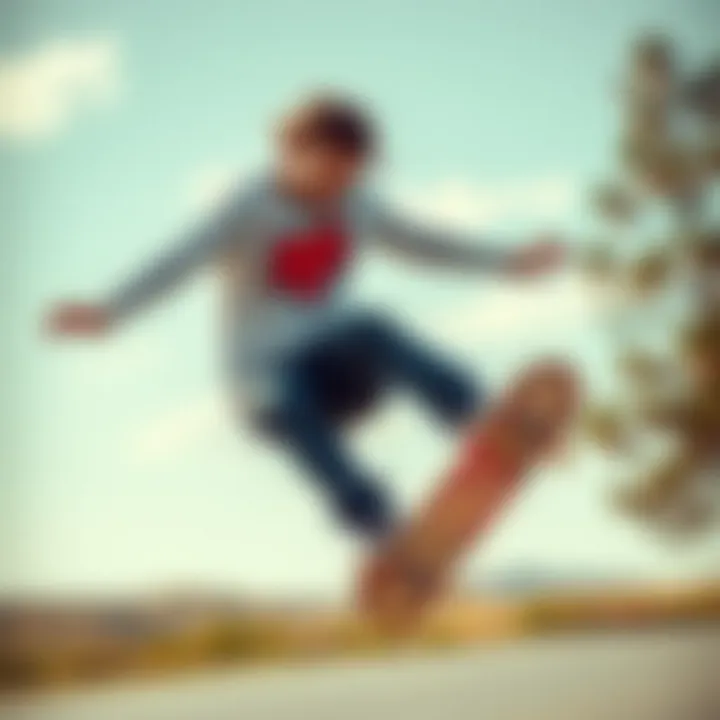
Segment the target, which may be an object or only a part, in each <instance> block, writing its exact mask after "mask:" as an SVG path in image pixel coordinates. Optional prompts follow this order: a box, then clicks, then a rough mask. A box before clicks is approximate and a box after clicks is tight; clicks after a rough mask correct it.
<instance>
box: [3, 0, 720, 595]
mask: <svg viewBox="0 0 720 720" xmlns="http://www.w3.org/2000/svg"><path fill="white" fill-rule="evenodd" d="M0 17H1V18H2V20H9V22H2V21H0V100H2V99H3V98H5V101H6V104H5V109H4V110H3V109H2V102H0V145H1V147H0V153H2V154H1V155H0V162H1V165H0V168H1V169H0V175H1V177H0V179H2V177H6V178H9V179H10V180H11V181H12V182H11V183H9V184H5V183H4V184H5V186H6V187H11V189H12V192H11V193H9V194H5V200H4V201H1V202H2V203H3V204H2V205H0V210H1V211H2V213H0V215H1V216H2V221H1V222H2V224H0V231H2V239H1V241H2V251H3V256H4V257H6V258H10V259H11V262H10V263H8V262H5V263H3V265H4V267H5V271H4V272H5V273H7V274H8V277H5V276H4V277H3V280H4V284H3V287H4V292H5V296H4V297H8V298H10V300H11V302H6V303H5V307H6V309H5V311H4V316H3V322H4V323H5V325H6V328H5V330H6V332H5V333H4V334H5V336H6V337H9V338H10V339H11V341H12V342H11V344H10V346H11V347H12V354H11V356H9V357H8V363H9V364H10V367H11V368H12V373H9V374H8V375H7V377H8V378H9V380H8V381H6V385H5V386H4V387H3V395H4V397H6V398H7V402H4V403H3V404H4V406H5V408H6V409H8V410H10V411H11V414H10V413H7V414H6V415H5V417H4V418H3V421H4V424H3V426H2V429H3V433H4V446H7V452H6V453H5V456H6V458H8V461H7V463H6V464H4V465H3V473H2V477H1V478H0V483H2V490H3V495H2V497H3V498H5V500H6V501H5V502H4V507H3V510H2V512H3V514H4V515H7V518H6V523H5V525H4V527H5V531H4V532H5V533H6V537H5V538H4V540H5V542H4V547H5V548H6V549H8V548H9V549H10V552H9V553H5V557H4V558H2V560H3V563H2V564H3V571H2V573H0V591H2V590H7V591H9V590H18V589H21V590H31V591H48V590H55V591H56V590H62V591H85V592H87V591H93V592H96V591H113V592H115V591H118V590H123V591H125V590H129V591H132V590H136V589H139V590H148V589H158V588H163V587H166V586H168V585H170V586H176V585H183V586H184V585H193V586H194V585H197V584H204V585H209V586H217V587H223V588H227V587H229V588H236V589H249V590H253V591H259V592H272V593H276V592H277V593H280V594H285V593H288V592H312V593H316V592H317V593H327V594H333V595H335V594H342V593H343V592H344V589H345V588H346V587H347V585H348V583H349V580H350V578H351V576H352V567H353V566H352V560H353V558H354V556H355V548H354V547H353V544H352V542H350V541H349V540H348V539H346V538H344V537H342V536H341V535H340V533H338V531H337V530H336V529H335V528H334V527H333V526H332V524H330V522H329V521H328V519H327V518H326V517H325V515H324V514H323V512H322V509H321V507H320V506H319V505H318V504H317V502H316V501H315V499H314V498H313V497H312V496H311V495H310V494H309V493H308V492H307V491H306V488H305V486H304V485H303V481H302V480H301V479H298V478H297V477H296V476H295V474H294V473H293V471H292V469H290V468H289V467H286V466H285V465H284V463H283V460H282V458H279V457H278V456H277V455H276V454H274V453H273V452H271V450H270V449H269V448H268V447H266V446H261V445H258V444H257V442H256V441H255V440H254V439H253V438H252V437H251V436H249V435H248V434H247V433H246V432H245V431H244V430H243V428H242V427H237V426H236V424H235V423H234V421H233V420H232V418H230V417H229V415H227V414H224V413H223V411H222V393H221V392H220V391H221V386H220V378H219V373H218V372H217V366H218V362H217V360H218V357H217V354H218V353H217V350H218V348H217V343H216V336H215V330H216V327H215V326H216V317H215V312H214V311H215V303H214V295H213V292H212V282H209V281H206V280H201V281H199V282H197V283H194V284H192V286H190V287H188V288H187V289H186V290H185V291H184V292H183V293H182V294H181V295H179V296H178V297H177V298H174V299H173V301H172V302H168V303H163V304H162V305H161V306H158V307H157V309H156V310H153V311H152V312H151V313H149V314H148V315H147V316H146V317H144V318H142V319H140V320H139V321H138V322H136V323H134V324H133V325H132V327H130V328H128V329H127V331H126V332H123V333H122V334H121V335H120V336H118V337H117V338H116V339H112V340H111V341H109V342H108V343H107V344H106V345H105V346H103V347H92V346H91V347H88V346H83V345H80V346H76V347H74V348H71V347H58V346H57V345H52V344H48V343H47V342H46V341H45V340H44V339H43V338H42V337H41V336H40V334H39V332H38V323H39V321H40V318H41V316H42V314H43V312H44V311H45V309H46V308H47V306H48V303H49V302H51V301H53V300H56V299H58V298H64V297H68V296H70V297H74V296H79V297H81V298H84V297H94V296H97V295H98V294H100V293H102V292H104V291H105V290H106V289H107V288H108V287H109V286H110V285H112V283H114V282H117V281H118V279H119V277H120V276H121V274H122V271H124V270H128V269H131V268H132V267H133V266H134V265H135V264H137V262H139V261H141V260H142V259H143V258H144V257H145V256H146V255H147V254H148V253H149V252H151V251H152V250H153V249H154V248H156V247H157V246H158V243H160V242H162V240H163V238H165V237H166V236H168V235H172V232H173V231H174V230H175V229H177V228H178V227H180V226H182V224H183V223H184V222H187V221H188V219H189V218H190V217H192V216H193V215H195V214H196V213H198V212H200V211H202V210H203V208H206V207H207V206H208V203H209V202H210V201H211V200H212V198H213V197H214V196H215V195H216V194H217V192H218V190H219V189H220V188H221V187H222V186H223V184H224V181H225V179H226V178H227V177H228V176H229V175H231V174H232V173H233V172H239V173H241V174H245V173H248V172H251V171H252V169H253V168H255V167H258V166H261V165H262V164H263V162H264V160H265V158H266V156H267V154H268V138H269V130H270V126H271V123H272V121H273V118H274V117H275V116H276V114H277V112H278V111H279V110H281V109H282V108H283V106H285V105H286V104H287V103H288V101H292V100H293V99H294V98H295V97H296V96H297V95H298V94H301V93H302V92H303V91H304V90H307V89H308V88H313V87H316V86H318V85H324V84H330V85H333V86H339V87H341V88H347V89H348V90H350V91H352V92H354V93H356V94H359V95H362V96H365V97H367V98H368V99H369V100H370V101H371V102H372V104H373V106H374V107H375V108H376V111H377V112H378V114H379V115H380V116H381V118H382V119H383V122H384V124H385V127H386V132H387V135H388V138H389V143H388V153H387V158H386V162H385V164H384V167H383V169H382V172H381V177H380V178H379V179H378V182H380V183H381V184H382V185H384V186H385V187H386V188H387V190H388V192H389V193H390V194H392V195H394V196H397V198H398V200H399V201H402V202H405V203H406V204H409V205H412V206H413V207H415V208H417V209H418V210H419V211H423V212H425V213H429V214H432V215H436V216H438V217H439V218H442V219H445V220H447V221H448V222H452V223H456V224H459V225H466V226H476V227H478V228H482V229H483V232H484V233H485V234H491V235H492V234H497V235H501V236H503V237H505V236H506V237H508V238H512V237H522V236H523V234H525V233H527V231H528V230H530V229H533V228H536V229H544V228H548V227H551V228H561V229H564V230H567V231H568V232H571V233H574V234H576V235H577V236H578V237H585V236H587V235H588V234H590V233H592V232H594V231H595V229H594V228H593V226H592V223H591V222H590V221H589V220H588V218H587V217H586V216H585V209H584V207H583V201H584V193H585V189H586V188H587V187H588V185H589V184H590V183H591V182H593V181H594V180H595V179H597V178H598V177H601V176H603V174H605V173H607V172H609V170H610V169H611V168H612V166H613V156H612V148H613V145H614V135H615V129H616V125H617V119H616V110H617V108H616V107H615V106H614V103H613V92H614V83H615V82H616V79H617V78H618V76H619V72H620V68H621V64H622V60H623V57H624V55H623V54H624V52H625V51H626V48H627V43H628V41H629V40H630V39H631V38H632V37H633V35H634V34H635V33H636V32H637V31H638V30H641V29H643V28H646V27H659V28H662V29H669V30H672V32H673V34H674V36H675V37H676V38H677V39H678V42H679V44H680V45H681V46H682V47H683V48H684V51H685V55H686V56H687V59H688V61H689V62H690V63H693V62H695V61H696V60H697V59H701V58H702V57H703V56H706V55H707V53H709V52H710V51H712V50H717V45H718V43H717V27H719V26H720V10H719V9H718V6H717V4H715V3H713V0H629V1H623V2H620V1H619V0H613V1H611V2H608V1H607V0H582V1H580V0H554V1H553V2H551V3H539V2H535V1H533V0H474V1H472V2H470V1H469V0H468V1H461V0H446V1H443V2H434V1H433V2H409V1H401V0H384V1H382V2H381V1H380V0H368V1H365V2H362V3H354V4H353V3H337V2H331V1H330V0H303V1H302V2H300V1H299V0H298V1H296V2H294V1H293V0H268V1H266V2H262V3H238V2H234V1H231V0H209V1H205V2H200V1H199V0H183V1H180V2H179V1H177V0H143V1H141V0H126V2H123V3H110V2H106V1H101V0H85V1H81V0H52V1H44V2H43V1H39V0H32V1H28V2H23V3H17V2H12V0H10V1H8V0H0ZM3 83H4V85H3ZM3 93H5V94H4V95H3ZM8 98H10V99H13V100H14V105H13V107H14V110H13V113H10V112H9V110H8V108H9V107H10V103H9V102H8ZM8 199H9V200H10V202H9V203H8V202H7V201H8ZM18 210H19V211H20V212H18ZM10 267H12V273H11V274H10V272H9V270H8V268H10ZM359 270H361V272H359V273H358V275H359V277H358V282H357V287H356V289H355V291H356V292H357V293H358V296H359V297H361V298H363V300H364V301H368V302H370V301H372V302H376V303H384V304H387V305H389V306H390V307H392V309H393V312H396V313H398V314H400V315H401V316H402V317H404V318H406V320H407V322H408V323H410V324H411V325H412V326H413V327H415V328H416V329H417V330H418V332H420V333H423V334H425V335H427V336H428V337H429V338H434V339H435V341H436V342H439V343H443V344H445V345H446V346H447V347H448V349H450V350H454V351H455V352H456V353H458V355H459V356H461V357H462V358H463V359H464V360H465V361H466V362H467V363H468V364H469V365H471V366H472V367H473V368H474V369H475V370H476V372H477V373H478V374H479V376H480V377H483V378H485V379H486V382H487V383H488V384H489V386H493V385H494V384H496V383H499V382H501V381H502V380H503V379H504V378H505V377H506V376H507V374H508V372H509V371H510V370H512V369H513V368H515V367H518V366H519V365H521V364H522V363H523V362H527V361H528V360H529V359H531V358H532V357H533V355H534V354H537V353H540V352H542V351H543V350H547V349H552V350H559V351H563V352H566V353H569V354H570V353H571V354H572V355H573V356H574V357H575V358H576V359H577V360H578V363H580V364H582V366H583V367H585V368H586V369H587V371H588V372H589V373H590V376H591V379H593V380H594V381H596V382H597V383H598V384H600V385H602V383H603V382H604V380H603V377H604V369H603V362H604V358H605V352H606V347H605V341H604V338H603V334H602V332H601V330H602V318H601V317H599V314H598V313H597V312H596V310H597V308H596V307H595V302H594V300H593V298H592V297H589V296H588V294H587V293H586V292H584V291H583V289H582V288H581V287H579V286H578V285H577V283H575V282H574V281H573V280H572V279H571V278H567V279H563V278H561V279H560V280H558V281H556V282H552V283H548V284H546V285H543V286H538V287H537V288H534V289H529V290H522V291H520V290H518V289H516V288H510V287H505V288H504V287H503V286H502V285H501V284H499V283H498V282H497V281H493V280H483V279H480V278H479V279H478V280H476V281H475V280H472V281H471V280H468V279H466V278H464V279H455V278H449V277H448V276H445V275H442V276H433V275H428V274H427V273H426V272H422V273H418V272H414V271H412V270H410V269H406V268H403V267H402V266H399V265H397V264H393V263H391V262H387V261H385V260H384V259H382V258H368V259H367V260H366V262H364V263H363V266H362V267H361V268H359ZM8 308H10V309H8ZM357 441H358V443H359V445H360V446H361V448H362V449H363V451H364V452H365V454H366V455H367V457H368V461H369V463H370V464H371V465H374V466H375V467H377V468H378V470H379V471H381V472H383V473H384V474H385V475H386V476H387V479H388V482H390V483H391V484H392V485H393V486H394V487H396V488H397V490H398V492H399V493H400V495H401V497H402V498H403V500H404V501H405V502H406V503H408V504H410V503H412V502H413V501H416V500H418V499H419V498H420V497H422V495H423V493H424V492H425V491H426V490H427V489H428V488H429V487H430V485H431V484H432V482H433V479H434V478H435V476H436V475H437V473H438V472H439V471H440V470H441V469H442V468H443V466H444V464H445V463H446V462H447V461H448V459H449V453H450V450H451V446H450V444H448V443H447V442H446V441H445V440H443V439H442V438H441V437H439V436H438V435H437V433H436V432H435V429H434V428H433V427H432V426H431V425H430V424H429V423H428V422H427V421H426V420H425V419H424V418H423V417H422V415H421V414H420V413H417V412H415V407H414V406H413V405H411V404H410V403H405V401H403V400H399V401H398V402H395V403H392V404H391V406H390V407H389V408H388V409H387V411H385V412H383V414H382V416H381V417H379V418H378V419H377V421H376V422H374V423H372V424H371V425H370V426H369V427H367V428H366V429H365V430H364V431H363V432H362V433H361V436H360V437H359V438H358V439H357ZM6 470H7V471H8V472H6ZM608 489H609V482H608V474H607V469H606V468H604V467H603V465H602V464H600V463H598V462H596V461H595V460H594V459H593V458H591V457H589V456H587V455H586V454H581V456H580V457H579V458H575V459H573V458H570V459H568V460H567V461H566V463H565V465H564V466H561V467H559V468H555V469H554V470H553V471H552V472H547V473H544V474H542V476H540V477H538V478H537V480H536V482H534V483H533V484H532V485H531V486H530V487H529V488H528V490H527V492H526V493H524V494H523V497H522V498H520V499H519V501H518V502H517V503H516V504H515V506H514V507H513V508H512V509H511V511H510V512H509V514H508V516H507V518H506V519H505V521H504V522H503V523H502V525H501V526H500V528H499V529H498V533H497V534H496V536H495V537H494V538H493V539H492V541H491V542H490V544H489V545H488V546H484V547H482V548H478V551H477V553H476V555H475V556H474V557H473V558H472V559H471V563H470V567H471V571H472V572H473V573H478V574H480V573H481V572H487V571H490V570H492V569H493V568H503V567H509V566H513V565H516V564H526V563H528V562H539V563H543V564H547V565H549V566H551V567H556V566H557V567H569V568H591V569H592V568H597V569H599V570H600V569H602V570H603V571H604V570H605V569H609V570H613V571H617V572H622V573H626V572H632V573H635V574H637V575H639V576H648V577H650V576H658V577H660V576H668V575H682V574H693V573H700V574H702V573H703V572H706V571H707V570H708V569H710V568H712V567H713V566H714V565H715V566H716V565H717V561H718V556H719V552H718V551H719V548H718V542H717V540H712V539H711V540H710V541H709V542H706V543H703V544H702V546H701V547H698V546H693V547H686V548H672V547H665V546H663V545H662V544H660V543H658V542H657V541H656V540H655V539H653V538H650V537H646V536H645V535H644V534H643V533H642V532H641V531H639V530H638V529H637V528H634V527H632V526H631V525H628V524H626V523H625V522H623V521H621V520H619V519H618V518H616V517H614V516H613V514H612V513H611V512H610V511H608V510H607V509H606V508H605V506H604V505H603V500H604V495H605V493H606V492H607V491H608ZM11 540H12V542H11Z"/></svg>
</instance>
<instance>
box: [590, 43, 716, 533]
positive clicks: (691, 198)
mask: <svg viewBox="0 0 720 720" xmlns="http://www.w3.org/2000/svg"><path fill="white" fill-rule="evenodd" d="M626 65H627V67H626V73H625V75H626V78H625V82H624V83H623V92H622V94H621V98H622V119H623V123H622V124H623V127H622V132H621V138H620V146H619V151H618V156H619V164H618V165H619V167H618V171H617V177H616V178H614V179H613V180H612V181H610V182H605V183H603V184H601V185H600V186H599V187H598V188H597V189H596V190H595V191H594V192H593V193H592V202H593V206H594V208H595V210H596V212H597V214H598V216H599V217H600V220H601V222H602V224H603V225H604V236H605V237H607V239H606V240H604V241H603V242H601V243H600V244H598V245H597V246H596V247H594V248H593V249H592V251H591V252H590V253H589V255H588V258H587V260H586V263H585V271H586V273H587V274H588V276H589V277H591V278H592V279H593V281H595V282H598V281H600V282H603V283H604V284H605V285H606V286H607V288H608V289H609V290H610V291H611V292H612V293H614V295H615V296H616V297H617V298H618V299H619V301H620V302H621V303H622V308H623V309H624V310H625V311H626V313H627V317H628V318H630V317H632V318H634V322H633V323H632V327H631V328H630V329H629V331H628V332H625V333H612V337H611V338H610V341H611V342H612V347H613V352H614V353H615V354H616V356H617V369H618V373H617V381H618V382H617V401H616V402H614V403H609V404H608V403H605V404H604V405H603V406H596V407H591V408H590V409H589V411H588V413H587V422H586V429H587V432H588V436H589V437H590V438H591V439H592V441H593V442H595V443H596V444H597V445H598V446H599V448H600V449H601V451H602V452H603V453H606V454H608V455H610V456H618V455H623V456H625V458H626V459H630V460H631V465H632V467H633V468H636V470H635V472H634V475H633V477H632V478H630V479H629V480H628V482H627V483H626V484H625V486H624V487H621V488H620V489H618V490H617V491H616V492H615V494H614V498H613V500H614V504H615V506H616V507H617V508H619V509H620V510H622V512H624V513H625V514H627V515H629V516H631V517H633V518H636V519H639V520H642V521H643V522H645V523H648V524H649V525H651V526H653V527H655V528H657V529H661V530H664V531H670V530H672V531H674V532H675V533H676V534H677V535H678V536H684V537H690V536H693V535H696V534H698V533H701V532H704V531H706V530H708V529H709V528H712V527H714V526H716V524H718V523H720V226H718V225H717V224H715V225H713V221H712V219H711V217H710V206H709V205H710V203H709V199H708V198H709V196H710V194H711V193H712V192H713V191H716V190H717V189H718V181H719V179H720V63H718V62H715V63H714V64H710V65H709V66H708V67H706V68H705V69H704V70H702V71H701V72H700V73H697V74H696V75H695V76H694V77H690V78H688V77H686V76H684V75H683V73H681V71H680V69H679V62H678V57H677V52H676V49H675V48H674V47H673V44H672V42H671V41H670V40H669V39H668V38H666V37H662V36H658V35H647V36H643V37H641V38H639V39H638V40H637V41H636V43H635V44H634V46H633V47H632V48H631V51H630V54H629V58H628V62H627V64H626ZM653 208H655V209H657V208H660V209H662V210H663V211H664V212H665V214H666V216H667V217H668V218H669V221H668V223H667V224H668V227H667V229H666V233H665V237H664V238H662V239H661V240H657V239H653V241H652V242H649V241H648V238H647V237H643V235H644V233H643V213H644V212H645V211H648V210H652V209H653ZM715 223H717V219H716V220H715ZM638 319H639V321H638ZM653 333H654V339H653V340H652V341H650V340H647V341H644V339H643V338H644V336H645V335H653ZM663 338H664V339H667V338H672V342H670V343H664V344H663V342H661V341H662V340H663ZM658 340H660V342H659V341H658Z"/></svg>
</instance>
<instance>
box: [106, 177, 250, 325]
mask: <svg viewBox="0 0 720 720" xmlns="http://www.w3.org/2000/svg"><path fill="white" fill-rule="evenodd" d="M252 206H253V203H252V202H251V196H250V193H248V192H247V191H245V192H243V193H234V194H233V195H231V197H230V199H229V200H228V201H227V202H226V203H225V204H224V205H223V206H222V207H221V208H220V210H219V211H216V212H215V213H214V214H212V215H210V216H209V217H208V218H206V219H204V220H203V221H201V222H199V223H197V224H196V225H195V226H194V227H191V228H190V229H189V230H188V231H187V232H186V233H184V234H183V235H181V236H180V237H178V238H175V240H174V241H173V242H172V243H171V244H170V247H169V248H168V249H167V250H166V251H165V252H163V253H160V254H159V255H158V256H156V257H155V258H154V259H153V260H151V261H150V262H149V263H148V264H147V265H145V266H144V267H141V268H140V270H139V271H138V272H137V273H136V274H135V275H133V276H131V277H130V278H129V279H128V280H126V281H125V282H124V283H123V284H121V285H120V287H118V288H117V289H116V290H115V291H114V292H113V293H111V294H110V296H109V297H108V298H107V300H106V302H105V307H106V309H107V310H108V312H109V314H110V317H111V318H112V319H113V321H114V322H120V321H123V320H125V319H127V318H128V317H130V316H131V315H135V314H136V313H138V312H139V311H141V310H144V309H145V308H146V307H147V306H148V305H150V304H151V303H152V302H154V301H155V300H158V299H160V298H161V297H163V296H165V295H167V294H168V293H169V292H170V291H171V290H173V289H174V288H175V287H176V286H177V285H179V284H180V283H181V282H182V281H184V280H186V279H188V278H189V276H191V275H192V274H194V273H195V272H196V271H199V270H200V269H202V268H203V267H204V266H206V265H207V264H209V263H211V262H212V261H213V260H215V259H216V258H217V257H218V256H220V255H221V254H222V253H223V252H225V251H227V250H229V249H230V247H231V246H232V245H234V244H235V242H237V241H239V240H240V239H241V238H242V237H243V235H244V234H246V232H245V231H246V230H247V225H248V222H249V217H250V211H251V208H252Z"/></svg>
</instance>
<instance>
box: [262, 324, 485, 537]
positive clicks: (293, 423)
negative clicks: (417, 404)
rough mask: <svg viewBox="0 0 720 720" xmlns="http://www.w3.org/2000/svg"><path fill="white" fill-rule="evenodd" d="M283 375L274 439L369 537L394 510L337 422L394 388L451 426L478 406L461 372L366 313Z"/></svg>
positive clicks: (290, 363)
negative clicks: (282, 445)
mask: <svg viewBox="0 0 720 720" xmlns="http://www.w3.org/2000/svg"><path fill="white" fill-rule="evenodd" d="M281 375H282V378H281V388H280V394H279V401H278V404H277V406H276V407H275V408H274V412H273V414H272V417H271V421H272V424H273V426H274V427H275V428H276V429H277V431H278V432H277V437H278V438H279V439H280V440H281V441H282V442H283V444H284V445H285V447H286V448H287V449H288V450H289V451H290V453H291V455H292V456H293V457H294V458H295V459H296V460H297V461H298V462H299V463H300V464H301V465H302V466H303V468H304V469H305V471H306V472H308V473H309V474H310V476H311V477H312V478H314V479H315V480H316V482H318V483H319V484H320V486H321V487H322V489H323V490H324V491H325V492H326V493H327V495H328V496H329V498H330V500H331V502H332V504H333V505H334V508H335V512H336V514H337V515H338V516H339V517H340V519H341V520H342V521H343V523H345V524H347V525H350V526H351V527H353V528H354V529H355V530H359V531H360V532H362V533H364V534H370V535H374V534H381V533H384V532H385V531H387V530H388V529H389V528H390V527H391V526H392V522H393V519H394V511H393V508H392V504H391V502H390V500H389V498H388V497H387V496H386V494H385V492H384V490H383V489H382V488H381V487H380V486H379V485H378V484H377V483H376V482H375V481H374V479H373V478H371V477H369V476H368V475H367V474H366V473H365V471H364V470H363V469H362V468H361V465H360V464H359V463H358V462H357V460H356V459H355V458H354V457H352V455H351V452H350V450H349V449H348V447H347V446H346V445H345V443H344V438H343V432H342V425H343V422H342V421H343V420H344V419H347V416H348V415H349V414H357V413H358V412H360V411H362V410H365V409H368V406H372V404H373V402H374V401H375V399H376V398H377V397H378V395H379V394H380V393H382V392H384V391H385V390H387V389H393V388H402V387H404V388H406V389H408V390H410V391H411V392H412V393H414V394H415V395H416V396H418V397H419V398H420V399H421V401H422V402H423V403H424V404H425V405H426V406H427V408H428V409H429V410H430V411H431V412H432V413H433V414H434V415H435V416H436V417H438V418H439V419H441V420H442V421H443V422H444V423H445V424H447V425H450V426H452V427H454V426H457V425H459V424H460V423H462V422H463V421H465V420H466V419H468V418H469V417H470V416H471V415H472V414H473V413H474V412H475V411H476V410H477V404H478V403H477V393H476V390H475V387H474V384H473V383H472V382H471V381H470V380H469V378H468V377H466V375H465V374H464V373H463V372H462V371H460V370H459V369H458V368H456V367H454V366H453V365H451V364H450V363H448V362H446V361H445V360H444V359H441V358H440V357H439V356H437V355H436V354H435V353H434V352H432V351H431V350H430V349H429V348H427V347H426V346H425V345H424V344H422V343H419V342H417V341H415V340H413V339H411V338H410V337H408V336H407V335H406V334H405V333H403V332H402V331H401V330H400V329H398V328H397V327H395V326H394V325H393V324H391V323H390V322H389V321H388V320H386V319H384V318H382V317H378V316H376V315H370V314H367V315H362V316H359V317H356V318H355V319H353V320H351V321H348V323H347V324H346V325H345V326H344V327H342V328H341V329H339V330H337V331H336V332H335V333H334V334H333V335H332V336H331V337H329V338H325V339H324V340H323V342H322V343H319V344H317V345H316V346H314V347H311V348H306V349H305V350H303V351H302V352H301V353H298V354H297V355H296V356H294V357H291V358H288V359H287V360H286V362H285V364H284V367H283V372H282V374H281Z"/></svg>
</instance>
